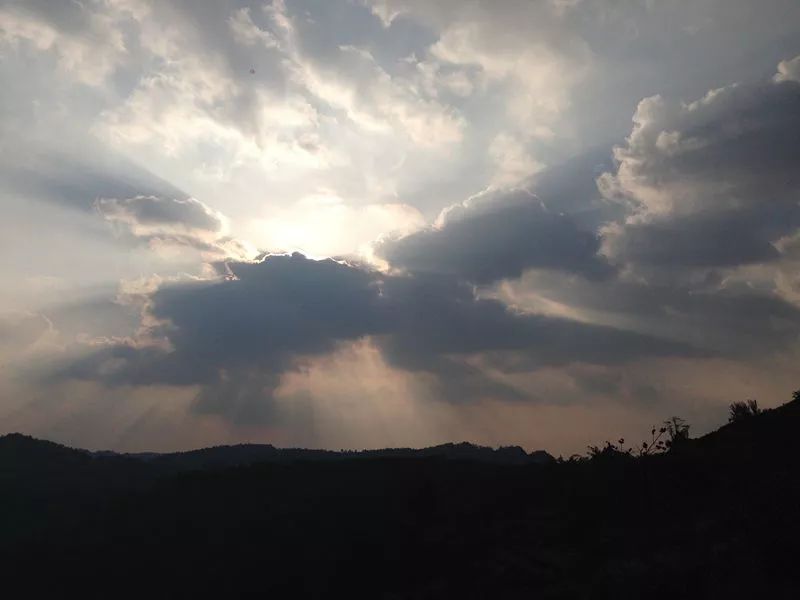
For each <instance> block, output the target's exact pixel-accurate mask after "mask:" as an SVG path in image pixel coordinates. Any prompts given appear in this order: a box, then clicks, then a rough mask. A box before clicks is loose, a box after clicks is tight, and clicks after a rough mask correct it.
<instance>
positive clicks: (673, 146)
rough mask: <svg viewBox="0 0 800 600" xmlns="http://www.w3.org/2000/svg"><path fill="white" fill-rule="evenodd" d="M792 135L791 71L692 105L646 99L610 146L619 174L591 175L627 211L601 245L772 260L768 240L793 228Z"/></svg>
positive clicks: (651, 256) (797, 212)
mask: <svg viewBox="0 0 800 600" xmlns="http://www.w3.org/2000/svg"><path fill="white" fill-rule="evenodd" d="M786 64H788V63H786ZM782 65H785V63H782ZM784 71H786V72H787V73H788V67H784ZM798 136H800V83H798V82H796V81H793V80H791V79H788V78H782V79H779V80H775V81H767V82H762V83H755V84H736V85H730V86H727V87H724V88H720V89H716V90H712V91H710V92H709V93H708V94H707V95H706V96H705V97H703V98H702V99H700V100H698V101H695V102H692V103H689V104H682V103H679V102H676V101H672V100H667V99H664V98H661V97H658V96H656V97H652V98H648V99H646V100H643V101H642V102H641V103H640V104H639V107H638V109H637V111H636V114H635V115H634V129H633V131H632V133H631V135H630V136H629V137H628V139H627V142H626V144H625V145H624V146H621V147H618V148H616V150H615V156H616V159H617V162H618V168H617V171H616V173H613V174H610V173H609V174H605V175H603V176H602V177H601V178H600V179H599V180H598V183H599V185H600V188H601V190H602V192H603V193H604V195H605V196H606V197H607V198H609V199H611V200H615V201H620V202H623V203H627V205H628V206H629V207H630V210H631V212H630V215H629V216H628V218H627V220H626V223H625V224H624V226H622V227H618V226H612V227H609V228H608V229H607V230H606V231H605V240H606V242H605V245H604V250H605V252H606V253H607V254H608V255H609V256H610V257H611V258H612V259H614V260H617V261H620V262H632V263H644V264H663V265H670V264H671V265H685V266H734V265H738V264H747V263H760V262H766V261H769V260H774V259H776V258H777V257H778V255H779V253H778V251H777V250H776V248H775V246H774V243H775V242H776V241H777V240H778V239H780V238H781V237H783V236H784V235H786V234H788V233H790V232H793V231H794V230H795V229H796V228H797V227H798V226H800V171H798V169H797V153H796V140H797V139H798Z"/></svg>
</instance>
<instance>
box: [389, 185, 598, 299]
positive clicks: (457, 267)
mask: <svg viewBox="0 0 800 600" xmlns="http://www.w3.org/2000/svg"><path fill="white" fill-rule="evenodd" d="M440 221H441V222H440V223H439V224H438V225H437V226H436V227H435V228H433V229H428V230H424V231H419V232H416V233H412V234H411V235H408V236H405V237H402V238H399V239H394V240H386V241H384V242H383V243H382V244H380V245H379V246H378V248H377V253H378V254H379V255H380V256H382V257H383V258H385V259H386V260H387V261H388V262H389V263H390V264H391V265H392V266H393V267H396V268H401V269H405V270H408V271H412V272H414V273H432V274H439V275H445V276H450V277H456V278H458V279H464V280H468V281H472V282H475V283H481V284H485V283H491V282H493V281H497V280H500V279H506V278H512V277H519V276H520V275H521V274H522V273H523V271H525V270H526V269H531V268H540V269H556V270H562V271H569V272H572V273H579V274H581V275H584V276H587V277H593V278H598V277H603V276H607V275H609V274H610V273H611V269H610V267H609V266H608V264H607V263H606V262H605V260H604V259H603V258H602V257H599V256H598V255H597V251H598V250H599V247H600V241H599V237H598V236H597V235H596V234H595V233H594V232H592V231H585V230H582V229H580V228H579V227H578V226H577V225H576V224H575V222H574V221H573V220H572V219H571V218H570V217H569V216H566V215H564V214H560V213H554V212H551V211H549V210H548V209H547V208H546V207H545V206H544V205H543V204H542V203H541V201H540V200H539V199H538V198H537V197H536V196H534V195H533V194H531V193H529V192H527V191H524V190H515V191H510V192H487V193H483V194H481V195H479V196H475V197H473V198H471V199H470V200H468V201H467V202H465V203H464V204H461V205H456V206H454V207H451V208H450V209H448V210H447V211H446V212H445V213H443V215H442V217H440Z"/></svg>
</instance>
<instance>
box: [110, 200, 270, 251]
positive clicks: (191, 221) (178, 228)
mask: <svg viewBox="0 0 800 600" xmlns="http://www.w3.org/2000/svg"><path fill="white" fill-rule="evenodd" d="M95 208H96V210H97V212H98V213H100V215H101V216H102V217H103V218H104V219H105V220H106V221H107V222H109V223H110V224H111V225H112V226H114V228H115V229H116V230H117V231H119V232H124V233H127V234H129V235H131V236H133V237H134V238H137V239H141V240H145V241H147V242H148V243H150V244H151V245H158V244H166V245H176V246H189V247H192V248H196V249H198V250H202V251H205V252H211V253H214V254H218V255H219V256H221V257H232V258H247V257H248V256H252V255H255V250H253V249H251V248H249V247H248V245H247V244H246V243H244V242H241V241H239V240H236V239H233V238H231V237H229V236H228V235H227V230H228V222H227V219H226V218H225V216H224V215H223V214H222V213H219V212H217V211H215V210H213V209H212V208H209V207H208V206H206V205H205V204H203V203H202V202H200V201H199V200H196V199H194V198H163V197H158V196H134V197H133V198H123V199H119V198H99V199H98V200H97V201H96V202H95Z"/></svg>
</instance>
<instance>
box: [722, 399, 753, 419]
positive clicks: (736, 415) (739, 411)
mask: <svg viewBox="0 0 800 600" xmlns="http://www.w3.org/2000/svg"><path fill="white" fill-rule="evenodd" d="M760 413H761V409H760V408H759V407H758V401H757V400H747V401H745V402H733V403H732V404H731V405H730V407H729V414H728V423H736V422H738V421H743V420H745V419H749V418H750V417H754V416H756V415H757V414H760Z"/></svg>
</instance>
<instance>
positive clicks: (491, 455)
mask: <svg viewBox="0 0 800 600" xmlns="http://www.w3.org/2000/svg"><path fill="white" fill-rule="evenodd" d="M92 454H93V455H94V456H122V457H127V458H133V459H138V460H144V461H148V462H152V463H153V464H156V465H161V466H170V467H174V468H179V469H209V468H222V467H234V466H241V465H250V464H255V463H259V462H295V461H335V460H352V459H370V458H424V457H436V458H444V459H449V460H467V461H475V462H483V463H492V464H509V465H524V464H546V463H550V462H554V461H555V459H554V458H553V457H552V456H551V455H550V454H548V453H547V452H545V451H543V450H538V451H535V452H532V453H530V454H528V453H527V452H525V450H523V449H522V448H520V447H519V446H506V447H501V448H498V449H493V448H488V447H486V446H477V445H475V444H470V443H469V442H461V443H460V444H453V443H449V444H442V445H439V446H432V447H430V448H422V449H415V448H385V449H381V450H359V451H356V450H353V451H340V452H336V451H331V450H310V449H305V448H285V449H284V448H275V447H274V446H272V445H271V444H237V445H233V446H216V447H212V448H203V449H200V450H191V451H188V452H173V453H165V454H158V453H134V454H116V453H110V452H102V453H97V452H95V453H92Z"/></svg>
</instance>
